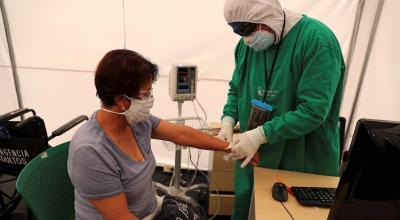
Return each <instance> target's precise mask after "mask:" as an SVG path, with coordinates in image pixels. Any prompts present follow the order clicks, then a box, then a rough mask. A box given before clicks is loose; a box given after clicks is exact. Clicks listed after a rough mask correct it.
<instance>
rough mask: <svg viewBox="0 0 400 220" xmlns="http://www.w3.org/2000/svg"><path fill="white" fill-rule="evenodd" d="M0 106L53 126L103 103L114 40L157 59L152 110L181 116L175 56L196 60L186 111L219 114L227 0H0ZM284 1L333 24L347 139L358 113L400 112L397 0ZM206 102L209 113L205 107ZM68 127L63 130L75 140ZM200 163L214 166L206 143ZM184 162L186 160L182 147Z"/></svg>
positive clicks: (158, 151) (229, 62)
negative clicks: (101, 73)
mask: <svg viewBox="0 0 400 220" xmlns="http://www.w3.org/2000/svg"><path fill="white" fill-rule="evenodd" d="M0 2H1V13H2V16H1V17H0V19H2V20H1V22H0V114H3V113H6V112H9V111H11V110H14V109H17V108H20V107H26V108H32V109H34V110H35V111H36V112H37V114H38V115H40V116H41V117H42V118H43V119H44V121H45V122H46V126H47V129H48V131H51V130H54V129H55V128H57V126H59V125H60V124H63V123H65V122H66V121H68V120H69V119H71V118H73V117H75V116H76V115H81V114H85V115H88V116H89V115H91V114H92V113H93V112H94V111H95V110H96V109H98V108H99V107H100V102H99V99H98V98H97V97H96V91H95V87H94V71H95V69H96V65H97V64H98V62H99V60H100V59H101V58H102V57H103V55H104V54H105V53H106V52H108V51H110V50H112V49H117V48H127V49H130V50H134V51H137V52H139V53H141V54H143V55H144V56H145V57H147V58H149V59H150V60H152V61H154V62H155V63H156V64H158V65H159V68H160V78H159V79H158V80H157V82H156V83H155V84H154V86H153V88H154V89H153V90H154V96H155V104H154V107H153V109H152V111H151V113H152V114H154V115H156V116H158V117H161V118H174V117H177V116H178V105H177V103H176V102H173V101H172V100H171V99H170V97H169V95H168V85H169V84H168V74H169V71H170V69H171V66H172V64H179V63H188V64H194V65H196V66H197V67H198V90H197V101H194V102H191V101H189V102H184V103H183V106H182V115H183V116H188V117H190V116H200V117H202V118H205V117H207V122H208V123H211V122H218V121H219V120H220V117H221V114H222V108H223V105H224V103H225V101H226V97H227V89H228V83H229V80H230V78H231V76H232V72H233V68H234V53H233V51H234V46H235V44H236V42H237V41H238V39H239V37H238V36H237V35H235V34H233V32H232V29H231V28H230V27H229V26H228V25H227V24H226V22H225V19H224V16H223V5H224V1H223V0H202V1H194V0H186V1H183V0H170V1H156V0H146V1H137V0H85V1H81V0H0ZM281 4H282V6H283V7H284V8H288V9H290V10H293V11H297V12H300V13H303V14H306V15H308V16H310V17H313V18H316V19H319V20H321V21H322V22H324V23H325V24H326V25H328V26H329V27H330V28H331V29H332V30H333V31H334V33H335V34H336V36H337V38H338V40H339V42H340V44H341V46H342V50H343V54H344V59H345V61H346V65H347V67H348V69H347V72H346V77H345V79H346V80H345V90H344V96H343V103H342V108H341V114H340V115H341V116H343V117H345V118H346V119H347V132H346V134H347V135H346V147H348V145H349V143H350V140H351V136H352V133H353V130H354V126H355V124H356V121H357V120H358V119H360V118H375V119H385V120H394V121H400V108H399V106H400V104H399V102H400V73H399V72H398V66H397V64H400V55H399V52H398V51H400V41H399V39H400V30H399V29H398V27H399V25H398V23H397V22H398V18H396V17H398V12H399V10H400V1H397V0H324V1H318V0H281ZM201 108H204V111H205V113H206V114H205V113H204V112H203V111H202V110H201ZM74 130H76V129H73V130H72V131H70V132H68V133H67V134H65V135H63V136H62V137H60V138H58V139H57V143H52V145H56V144H58V143H61V142H64V141H67V140H70V139H71V137H72V135H73V133H74ZM152 144H153V147H152V148H153V152H154V154H155V156H156V159H157V162H158V163H159V164H169V165H172V164H173V163H174V151H173V150H171V149H169V148H167V147H166V145H164V144H163V143H162V142H161V141H156V140H154V141H153V142H152ZM192 154H193V155H194V156H193V157H194V158H196V157H197V155H198V154H200V160H199V167H200V169H204V170H207V169H209V168H210V166H211V165H210V161H212V160H210V157H211V156H212V153H210V152H208V151H197V150H196V151H195V150H192ZM182 166H183V167H186V166H188V150H183V157H182Z"/></svg>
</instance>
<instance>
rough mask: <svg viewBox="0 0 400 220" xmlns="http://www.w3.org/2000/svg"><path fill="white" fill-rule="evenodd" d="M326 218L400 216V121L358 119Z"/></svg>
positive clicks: (382, 217)
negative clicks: (334, 196)
mask: <svg viewBox="0 0 400 220" xmlns="http://www.w3.org/2000/svg"><path fill="white" fill-rule="evenodd" d="M342 166H343V168H342V174H341V176H340V181H339V184H338V187H337V190H336V199H335V202H334V204H333V205H332V207H331V210H330V212H329V217H328V219H329V220H336V219H341V220H345V219H354V220H356V219H382V220H385V219H400V176H399V173H400V122H393V121H382V120H372V119H360V120H359V121H358V122H357V125H356V129H355V131H354V135H353V139H352V142H351V145H350V148H349V154H348V158H347V160H346V161H344V162H343V165H342Z"/></svg>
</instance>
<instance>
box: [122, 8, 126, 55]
mask: <svg viewBox="0 0 400 220" xmlns="http://www.w3.org/2000/svg"><path fill="white" fill-rule="evenodd" d="M122 17H123V24H124V25H123V27H124V49H126V23H125V21H126V18H125V0H122Z"/></svg>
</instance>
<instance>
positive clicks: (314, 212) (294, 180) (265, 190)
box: [253, 167, 339, 220]
mask: <svg viewBox="0 0 400 220" xmlns="http://www.w3.org/2000/svg"><path fill="white" fill-rule="evenodd" d="M277 174H279V175H280V176H281V177H282V178H283V180H284V181H285V182H286V183H287V184H289V185H290V186H321V187H334V188H336V187H337V184H338V182H339V177H333V176H323V175H316V174H309V173H300V172H292V171H285V170H274V169H267V168H260V167H256V168H254V207H253V208H255V219H256V220H269V219H271V220H286V219H291V218H290V216H289V214H288V213H287V212H286V210H285V209H284V207H283V206H282V205H281V203H280V202H277V201H275V200H274V199H273V198H272V194H271V189H272V185H273V184H274V183H275V182H277V181H278V180H277V179H276V177H275V176H276V175H277ZM284 204H285V206H286V208H287V209H288V210H289V211H290V213H291V214H292V215H293V217H294V219H295V220H302V219H307V220H309V219H312V220H322V219H327V217H328V214H329V209H328V208H318V207H305V206H301V205H300V204H299V203H298V202H297V200H296V198H295V197H294V196H292V195H290V194H289V199H288V201H287V202H285V203H284Z"/></svg>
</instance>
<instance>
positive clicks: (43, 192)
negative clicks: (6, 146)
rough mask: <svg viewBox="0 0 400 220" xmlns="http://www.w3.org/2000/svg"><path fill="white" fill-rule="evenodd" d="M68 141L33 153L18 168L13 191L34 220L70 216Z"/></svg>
mask: <svg viewBox="0 0 400 220" xmlns="http://www.w3.org/2000/svg"><path fill="white" fill-rule="evenodd" d="M68 149H69V142H66V143H63V144H61V145H58V146H55V147H53V148H50V149H48V150H46V151H45V152H43V153H41V154H40V155H38V156H36V157H35V158H34V159H33V160H31V161H30V162H29V163H28V165H26V166H25V168H24V169H23V170H22V171H21V173H20V175H19V176H18V179H17V190H18V192H19V193H20V194H21V195H22V198H23V199H24V200H25V201H26V202H27V204H28V206H29V207H30V209H31V210H32V212H33V214H34V217H35V218H36V219H37V220H42V219H58V220H63V219H66V220H67V219H68V220H69V219H74V217H75V210H74V187H73V185H72V183H71V180H70V179H69V176H68V170H67V160H68Z"/></svg>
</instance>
